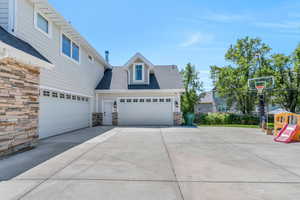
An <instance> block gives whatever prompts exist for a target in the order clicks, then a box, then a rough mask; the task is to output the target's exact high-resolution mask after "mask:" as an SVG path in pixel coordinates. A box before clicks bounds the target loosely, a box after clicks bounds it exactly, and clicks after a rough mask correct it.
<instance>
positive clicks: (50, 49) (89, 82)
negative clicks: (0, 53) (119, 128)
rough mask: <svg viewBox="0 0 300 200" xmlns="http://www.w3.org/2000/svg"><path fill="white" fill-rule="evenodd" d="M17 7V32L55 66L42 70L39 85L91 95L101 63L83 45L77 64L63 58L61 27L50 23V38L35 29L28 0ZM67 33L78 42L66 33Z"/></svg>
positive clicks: (31, 7) (101, 69) (18, 2)
mask: <svg viewBox="0 0 300 200" xmlns="http://www.w3.org/2000/svg"><path fill="white" fill-rule="evenodd" d="M17 10H18V11H19V12H17V23H16V35H17V36H18V37H20V38H21V39H23V40H25V41H27V42H29V43H30V44H31V45H32V46H34V47H35V48H36V49H37V50H38V51H40V52H41V54H43V55H44V56H45V57H46V58H48V59H49V60H50V61H51V62H52V63H53V64H54V65H55V68H54V69H53V70H47V69H42V70H41V76H40V85H42V86H46V87H51V88H57V89H60V90H66V91H71V92H74V93H80V94H84V95H88V96H93V95H94V89H95V87H96V86H97V84H98V82H99V81H100V80H101V78H102V76H103V72H104V66H103V65H102V64H101V63H100V62H99V61H98V60H96V59H95V60H94V62H90V61H89V59H88V55H91V52H88V51H86V49H84V48H83V47H81V49H80V65H79V64H77V63H76V62H74V61H73V60H72V59H66V57H65V56H62V53H61V36H62V33H63V32H62V30H61V29H60V28H59V27H58V26H57V25H56V24H55V23H52V37H51V38H49V37H47V36H45V34H42V33H41V32H40V31H38V30H37V29H36V28H34V23H33V22H34V5H33V4H32V3H29V2H28V1H23V0H22V1H17ZM49 20H51V19H49ZM66 36H67V37H68V38H70V39H71V40H72V41H74V42H76V43H77V44H78V43H79V42H78V41H76V39H75V38H72V37H71V36H69V35H68V34H66Z"/></svg>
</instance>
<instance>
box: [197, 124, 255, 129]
mask: <svg viewBox="0 0 300 200" xmlns="http://www.w3.org/2000/svg"><path fill="white" fill-rule="evenodd" d="M198 126H199V127H238V128H259V126H258V125H243V124H213V125H207V124H198Z"/></svg>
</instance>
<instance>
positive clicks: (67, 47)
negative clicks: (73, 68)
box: [62, 34, 80, 62]
mask: <svg viewBox="0 0 300 200" xmlns="http://www.w3.org/2000/svg"><path fill="white" fill-rule="evenodd" d="M62 53H63V54H64V55H65V56H67V57H69V58H71V59H72V60H74V61H76V62H79V59H80V48H79V46H78V45H77V44H75V43H74V42H72V40H71V39H69V38H68V37H67V36H65V35H64V34H62Z"/></svg>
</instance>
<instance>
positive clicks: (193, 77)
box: [181, 63, 203, 114]
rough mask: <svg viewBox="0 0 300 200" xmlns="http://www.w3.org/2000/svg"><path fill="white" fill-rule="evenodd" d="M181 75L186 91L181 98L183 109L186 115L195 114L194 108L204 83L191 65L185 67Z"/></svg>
mask: <svg viewBox="0 0 300 200" xmlns="http://www.w3.org/2000/svg"><path fill="white" fill-rule="evenodd" d="M181 74H182V77H183V83H184V89H185V93H184V94H183V95H182V96H181V108H182V111H183V113H184V114H186V113H189V112H190V113H194V107H195V105H196V104H197V103H198V101H199V98H200V94H201V92H202V91H203V83H202V82H201V81H200V78H199V72H197V71H196V69H195V66H194V65H192V64H191V63H188V64H187V65H186V66H185V68H184V70H183V71H182V72H181Z"/></svg>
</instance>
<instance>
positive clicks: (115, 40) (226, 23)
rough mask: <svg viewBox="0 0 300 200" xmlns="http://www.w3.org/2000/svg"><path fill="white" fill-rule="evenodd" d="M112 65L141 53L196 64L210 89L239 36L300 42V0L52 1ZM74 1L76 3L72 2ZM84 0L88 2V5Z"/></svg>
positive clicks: (274, 43)
mask: <svg viewBox="0 0 300 200" xmlns="http://www.w3.org/2000/svg"><path fill="white" fill-rule="evenodd" d="M49 2H50V3H51V4H52V5H53V6H54V7H55V8H56V9H57V10H58V11H59V12H60V13H61V14H62V15H63V16H64V17H65V18H66V19H67V20H68V21H70V22H71V23H72V25H73V26H74V27H75V28H76V29H77V30H78V31H79V32H80V33H81V35H83V36H84V37H85V38H86V39H87V40H88V41H89V42H90V43H91V44H92V46H93V47H94V48H95V49H97V50H98V52H99V53H100V54H102V55H103V56H104V51H105V50H109V51H110V63H111V64H112V65H116V66H119V65H124V64H125V63H126V62H127V61H128V60H129V59H130V57H132V56H133V55H134V54H135V53H136V52H140V53H142V54H143V55H144V56H145V57H146V58H147V59H149V60H150V61H151V62H152V63H153V64H155V65H164V64H166V65H168V64H175V65H177V66H178V67H179V68H180V69H182V68H183V67H184V66H185V65H186V64H187V63H189V62H190V63H192V64H194V65H195V67H196V69H197V70H198V71H199V72H200V78H201V80H202V81H203V82H204V89H205V90H210V89H211V88H212V83H211V80H210V78H209V76H210V75H209V69H210V68H209V67H210V66H211V65H218V66H224V65H227V64H228V63H227V62H226V61H225V59H224V55H225V53H226V50H227V49H228V48H229V46H230V45H231V44H234V43H235V42H236V40H237V39H240V38H243V37H246V36H250V37H259V38H260V39H262V40H263V42H265V43H266V44H268V45H269V46H270V47H271V48H272V52H273V53H285V54H291V53H292V51H293V50H294V49H295V48H296V46H297V45H298V44H299V43H300V12H299V11H300V1H299V0H242V1H241V0H210V1H208V0H205V1H204V0H184V1H181V0H177V1H174V0H151V1H146V0H105V1H103V0H85V1H74V0H64V1H62V0H49ZM70 2H72V3H71V4H70ZM83 2H84V3H83Z"/></svg>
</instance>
